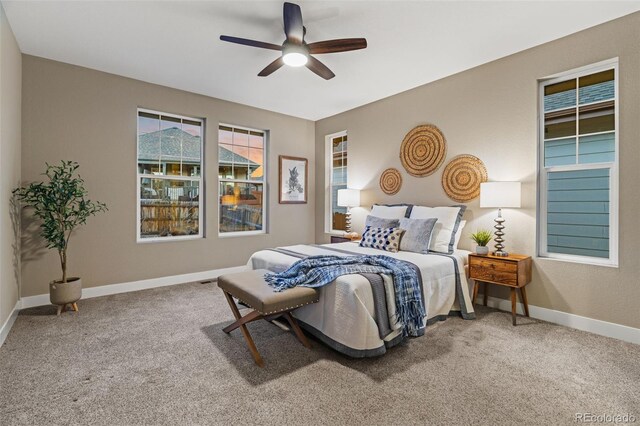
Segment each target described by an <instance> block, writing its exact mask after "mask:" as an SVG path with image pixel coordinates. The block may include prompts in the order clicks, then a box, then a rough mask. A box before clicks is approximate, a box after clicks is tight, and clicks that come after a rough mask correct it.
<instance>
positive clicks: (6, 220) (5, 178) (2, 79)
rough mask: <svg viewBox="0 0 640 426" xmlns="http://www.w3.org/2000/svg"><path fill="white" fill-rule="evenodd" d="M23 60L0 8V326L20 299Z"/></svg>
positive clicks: (0, 7)
mask: <svg viewBox="0 0 640 426" xmlns="http://www.w3.org/2000/svg"><path fill="white" fill-rule="evenodd" d="M21 78H22V57H21V55H20V50H19V49H18V44H17V43H16V39H15V38H14V36H13V32H12V31H11V26H9V22H8V21H7V18H6V16H5V14H4V9H3V8H2V5H0V199H1V200H2V201H0V206H2V209H0V326H2V324H4V322H5V321H6V320H7V318H8V317H9V315H10V314H11V311H12V310H13V308H14V306H15V305H16V302H17V301H18V299H19V297H20V288H19V286H20V272H19V262H20V256H19V252H18V245H17V244H18V241H19V238H18V235H19V229H18V226H14V224H15V225H18V224H19V222H16V217H17V215H14V214H12V208H11V203H10V200H11V191H12V190H13V188H15V187H17V186H19V184H20V102H21V90H20V88H21V82H20V81H21Z"/></svg>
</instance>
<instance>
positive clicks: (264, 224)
mask: <svg viewBox="0 0 640 426" xmlns="http://www.w3.org/2000/svg"><path fill="white" fill-rule="evenodd" d="M220 126H225V127H231V128H233V129H241V130H248V131H250V132H261V133H262V134H263V135H264V137H263V141H262V169H263V172H262V181H257V180H250V179H220V173H219V170H220V158H218V161H217V164H216V176H218V191H217V193H218V202H217V208H218V226H217V228H218V238H234V237H249V236H253V235H263V234H267V233H268V232H267V227H268V223H267V218H268V215H267V210H268V205H269V197H268V187H267V180H268V174H267V172H268V170H269V168H268V166H267V156H268V155H267V151H268V149H269V146H268V143H269V136H270V135H269V131H268V130H261V129H255V128H253V127H245V126H237V125H235V124H229V123H218V138H217V142H216V151H217V153H219V152H220V150H219V149H218V147H219V146H220ZM220 182H237V183H262V229H261V230H259V231H232V232H220V199H221V197H222V194H220Z"/></svg>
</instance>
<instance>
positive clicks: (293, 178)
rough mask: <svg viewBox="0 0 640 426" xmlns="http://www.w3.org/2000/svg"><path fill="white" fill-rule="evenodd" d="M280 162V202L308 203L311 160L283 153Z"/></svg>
mask: <svg viewBox="0 0 640 426" xmlns="http://www.w3.org/2000/svg"><path fill="white" fill-rule="evenodd" d="M278 162H279V173H280V178H279V180H278V186H279V189H278V192H279V194H280V198H279V202H280V204H306V203H307V176H308V172H307V169H308V163H309V161H308V160H307V159H306V158H300V157H289V156H287V155H281V156H279V157H278Z"/></svg>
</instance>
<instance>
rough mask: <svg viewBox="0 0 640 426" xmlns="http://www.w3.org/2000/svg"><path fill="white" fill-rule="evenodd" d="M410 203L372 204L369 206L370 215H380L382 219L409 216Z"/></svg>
mask: <svg viewBox="0 0 640 426" xmlns="http://www.w3.org/2000/svg"><path fill="white" fill-rule="evenodd" d="M411 207H413V206H412V205H410V204H393V205H386V206H385V205H381V204H374V205H373V206H372V207H371V213H370V214H371V216H376V217H381V218H383V219H402V218H403V217H409V212H410V211H411Z"/></svg>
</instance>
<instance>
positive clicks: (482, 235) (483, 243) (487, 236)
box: [471, 229, 492, 255]
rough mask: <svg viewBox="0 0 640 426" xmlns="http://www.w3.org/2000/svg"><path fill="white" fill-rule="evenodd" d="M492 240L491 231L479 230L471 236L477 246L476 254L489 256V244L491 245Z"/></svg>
mask: <svg viewBox="0 0 640 426" xmlns="http://www.w3.org/2000/svg"><path fill="white" fill-rule="evenodd" d="M491 238H492V237H491V231H488V230H486V229H478V230H477V231H476V232H474V233H473V234H471V239H472V240H473V241H474V242H475V243H476V244H477V245H476V254H480V255H487V254H489V247H487V244H489V242H490V241H491Z"/></svg>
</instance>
